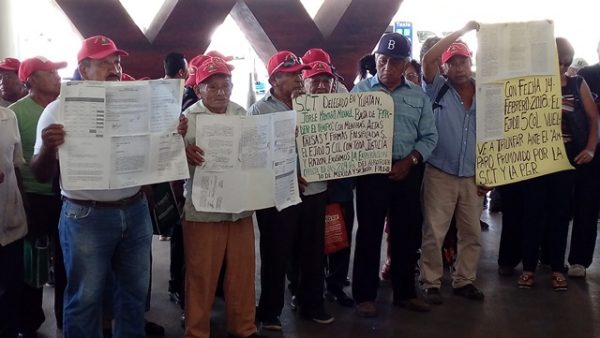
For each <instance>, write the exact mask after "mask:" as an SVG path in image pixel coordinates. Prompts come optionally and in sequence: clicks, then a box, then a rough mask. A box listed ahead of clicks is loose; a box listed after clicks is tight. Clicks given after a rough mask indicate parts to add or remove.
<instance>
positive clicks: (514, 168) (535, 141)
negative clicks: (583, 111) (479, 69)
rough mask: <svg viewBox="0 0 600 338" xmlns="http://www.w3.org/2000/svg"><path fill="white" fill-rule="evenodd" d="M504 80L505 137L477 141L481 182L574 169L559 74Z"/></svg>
mask: <svg viewBox="0 0 600 338" xmlns="http://www.w3.org/2000/svg"><path fill="white" fill-rule="evenodd" d="M500 83H501V84H502V90H501V98H502V101H503V104H502V105H501V107H502V112H498V113H502V114H503V124H502V127H503V133H504V138H500V139H496V140H489V141H483V142H478V143H477V159H476V181H477V184H480V185H485V186H488V187H494V186H498V185H503V184H507V183H512V182H518V181H523V180H527V179H530V178H534V177H538V176H542V175H546V174H549V173H553V172H557V171H562V170H568V169H573V167H572V166H571V164H570V163H569V160H568V158H567V154H566V152H565V147H564V143H563V139H562V134H561V105H562V95H561V86H560V77H559V76H558V74H557V75H546V76H528V77H519V78H511V79H508V80H504V81H502V82H500Z"/></svg>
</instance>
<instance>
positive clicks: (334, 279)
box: [326, 199, 354, 293]
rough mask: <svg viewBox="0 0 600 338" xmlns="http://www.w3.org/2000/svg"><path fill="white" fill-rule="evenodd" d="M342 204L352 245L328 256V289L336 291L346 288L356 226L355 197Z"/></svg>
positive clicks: (349, 241)
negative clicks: (353, 233) (353, 232)
mask: <svg viewBox="0 0 600 338" xmlns="http://www.w3.org/2000/svg"><path fill="white" fill-rule="evenodd" d="M340 206H341V207H342V213H343V215H344V222H345V223H346V224H345V225H346V233H347V234H348V243H349V244H350V246H349V247H348V248H346V249H342V250H340V251H338V252H334V253H332V254H330V255H328V256H327V277H326V280H327V290H329V291H331V292H334V293H335V292H340V291H342V290H343V289H344V283H345V282H346V278H348V269H349V267H350V251H351V248H352V228H354V199H351V200H349V201H345V202H340Z"/></svg>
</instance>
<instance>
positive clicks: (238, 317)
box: [183, 57, 259, 338]
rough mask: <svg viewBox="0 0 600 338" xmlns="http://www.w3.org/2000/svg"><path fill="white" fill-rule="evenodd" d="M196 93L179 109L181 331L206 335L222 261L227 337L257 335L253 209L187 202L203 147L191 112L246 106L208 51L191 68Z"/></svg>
mask: <svg viewBox="0 0 600 338" xmlns="http://www.w3.org/2000/svg"><path fill="white" fill-rule="evenodd" d="M196 81H197V83H198V84H197V87H196V88H197V89H196V93H197V94H198V96H199V97H200V98H201V100H200V101H198V102H196V103H195V104H193V105H192V106H190V107H189V108H188V109H186V110H185V111H184V114H185V115H186V117H187V118H188V130H187V133H186V137H185V141H186V144H187V146H186V155H187V159H188V162H189V164H190V173H191V177H192V178H191V179H189V180H187V182H186V185H185V197H186V202H185V221H184V223H183V238H184V241H185V242H184V244H185V265H186V268H187V271H186V283H185V284H186V292H185V318H186V321H185V337H186V338H208V337H209V336H210V314H211V309H212V305H213V301H214V298H215V292H214V291H215V289H216V288H217V283H218V281H219V273H220V271H221V268H222V266H223V264H227V268H226V269H225V278H224V289H225V303H226V309H227V310H226V311H227V330H228V331H229V337H232V338H235V337H259V335H258V334H257V333H256V325H255V324H254V319H255V313H256V312H255V311H256V300H255V298H256V294H255V291H254V276H255V267H254V263H255V259H254V226H253V223H252V214H253V211H245V212H241V213H237V214H230V213H215V212H213V213H209V212H200V211H197V210H196V209H195V208H194V206H193V204H192V187H193V185H194V182H193V180H194V179H193V177H194V171H195V170H196V166H199V165H201V164H202V163H204V158H203V153H204V152H203V150H202V149H200V148H199V147H198V146H197V145H196V117H197V116H199V115H212V114H224V115H237V116H245V115H246V110H245V109H244V108H242V107H241V106H240V105H238V104H236V103H233V102H231V101H230V100H229V98H230V96H231V89H232V88H233V83H232V82H231V71H230V69H229V66H228V65H227V64H226V63H225V61H224V60H223V59H220V58H216V57H208V59H206V60H205V61H204V62H203V63H202V64H201V65H199V66H198V68H197V69H196Z"/></svg>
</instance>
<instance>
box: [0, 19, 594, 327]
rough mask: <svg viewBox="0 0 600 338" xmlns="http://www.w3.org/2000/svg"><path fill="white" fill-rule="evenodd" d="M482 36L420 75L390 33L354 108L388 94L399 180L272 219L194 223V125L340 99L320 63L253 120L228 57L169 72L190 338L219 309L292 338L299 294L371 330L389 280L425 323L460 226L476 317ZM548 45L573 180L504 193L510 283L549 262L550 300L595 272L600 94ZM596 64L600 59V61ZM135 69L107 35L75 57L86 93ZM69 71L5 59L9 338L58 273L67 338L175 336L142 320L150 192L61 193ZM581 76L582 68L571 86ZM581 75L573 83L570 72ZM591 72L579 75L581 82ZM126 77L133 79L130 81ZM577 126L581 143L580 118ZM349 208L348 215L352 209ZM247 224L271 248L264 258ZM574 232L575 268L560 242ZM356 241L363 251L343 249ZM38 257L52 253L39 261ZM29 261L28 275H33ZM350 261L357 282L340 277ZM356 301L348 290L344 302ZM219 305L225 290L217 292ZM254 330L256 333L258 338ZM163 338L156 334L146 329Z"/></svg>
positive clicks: (287, 62)
mask: <svg viewBox="0 0 600 338" xmlns="http://www.w3.org/2000/svg"><path fill="white" fill-rule="evenodd" d="M477 29H479V24H478V23H477V22H474V21H472V22H469V23H467V24H466V25H465V26H464V28H462V29H460V30H458V31H456V32H453V33H451V34H449V35H447V36H445V37H443V38H432V39H430V40H429V41H427V42H426V43H425V44H424V49H423V51H422V53H421V55H420V59H419V60H415V59H413V58H412V57H411V45H410V41H409V40H408V39H407V38H406V37H404V36H403V35H401V34H398V33H386V34H384V35H383V36H382V37H381V38H380V40H379V42H378V44H377V47H376V49H375V51H374V53H373V54H371V55H368V56H365V57H364V58H362V59H361V60H360V62H357V63H359V64H360V68H361V69H360V70H361V71H360V81H359V82H358V83H356V84H355V85H354V87H353V88H352V89H351V92H368V91H383V92H385V93H387V94H389V95H390V96H391V98H392V99H393V101H394V128H393V134H394V136H393V145H392V168H391V171H390V172H389V173H388V174H370V175H364V176H359V177H356V178H345V179H338V180H332V181H326V182H325V181H322V182H311V183H307V182H306V181H305V180H304V179H303V178H302V177H301V176H299V177H298V184H299V187H300V191H301V200H302V202H301V203H299V204H297V205H294V206H291V207H288V208H285V209H283V210H277V209H276V208H274V207H272V208H268V209H262V210H248V211H243V212H240V213H216V212H200V211H198V210H196V209H195V207H194V205H193V203H192V201H191V196H192V187H193V185H194V182H193V180H194V179H193V177H194V172H195V170H196V169H197V168H198V166H202V165H203V163H204V162H205V161H206V160H207V159H205V157H204V149H202V148H201V147H199V146H198V145H197V144H196V129H197V127H198V126H197V125H196V117H197V116H200V115H210V114H224V115H232V116H247V115H260V114H270V113H277V112H283V111H288V110H290V109H292V101H293V99H294V98H295V97H297V96H299V95H302V94H305V93H308V94H326V93H335V92H340V93H341V92H347V89H346V87H345V86H344V85H343V83H342V82H341V78H340V77H339V75H338V74H337V73H336V71H335V67H334V62H333V60H331V57H330V55H329V54H328V53H327V52H326V51H325V50H323V49H319V48H311V49H309V50H308V51H307V52H306V53H305V54H304V55H303V56H302V57H298V56H297V55H295V54H294V53H292V52H290V51H279V52H277V53H275V54H274V55H273V56H272V57H271V58H270V59H269V61H268V63H267V66H266V67H267V72H268V76H269V83H270V87H271V89H270V90H269V91H268V92H267V93H266V95H265V96H264V98H262V99H261V100H259V101H257V102H255V103H254V104H252V105H251V106H249V107H242V106H240V105H239V104H237V103H234V102H232V101H231V100H230V96H231V93H232V88H233V84H234V83H235V81H236V80H237V79H234V78H232V72H231V71H232V69H233V66H232V65H231V64H230V63H229V62H230V61H231V58H230V57H226V56H224V55H222V54H221V53H218V52H214V51H213V52H208V53H206V54H204V55H198V56H195V57H194V58H192V59H190V62H189V63H188V62H187V60H186V58H185V56H184V55H182V54H180V53H171V54H169V55H168V56H167V57H166V58H165V62H164V66H165V78H167V79H171V78H173V79H182V80H183V81H184V82H185V91H184V97H183V107H182V115H181V117H180V119H179V124H178V127H177V132H178V133H180V134H181V135H182V137H183V139H184V143H185V154H186V157H187V161H188V165H189V171H190V177H191V178H190V179H188V180H186V181H185V182H171V186H172V191H173V192H174V195H176V196H178V197H180V201H181V205H182V208H181V210H182V212H181V219H180V221H177V222H175V223H174V224H173V226H172V230H171V233H170V234H169V236H168V237H170V240H171V267H170V271H171V281H170V283H169V293H170V295H171V297H172V299H173V300H174V301H176V302H178V303H179V304H180V305H181V306H182V308H183V309H184V315H183V316H182V318H183V319H184V322H185V337H186V338H192V337H194V338H197V337H209V336H210V335H211V332H210V331H211V326H210V318H211V310H212V305H213V302H214V299H215V296H216V295H217V294H223V297H224V299H225V307H226V318H227V330H228V334H229V336H230V337H261V336H263V332H262V331H263V330H282V323H281V321H280V319H279V317H280V315H281V312H282V309H283V308H284V306H285V304H284V299H285V297H284V295H285V292H286V279H287V281H288V284H287V288H288V289H289V291H290V293H291V295H292V298H291V299H292V302H291V304H289V306H290V307H291V308H292V309H293V310H297V311H298V312H299V313H300V315H301V316H302V317H304V318H306V319H308V320H312V321H314V322H316V323H318V324H322V325H327V324H331V323H333V322H334V320H335V319H334V317H333V316H332V315H331V314H329V312H328V311H327V308H326V303H325V299H328V300H331V301H334V302H336V303H337V304H339V305H340V306H343V307H349V308H352V307H354V308H355V311H356V314H357V315H358V316H360V317H376V316H377V315H378V311H377V307H376V303H375V300H376V298H377V293H378V288H379V282H380V278H382V277H383V278H384V279H390V280H391V286H392V290H393V304H394V305H396V306H398V307H401V308H404V309H406V310H410V311H418V312H428V311H430V310H431V308H432V306H433V305H440V304H442V303H443V302H444V297H446V296H444V295H442V293H441V292H440V288H441V285H442V280H443V276H444V257H443V255H442V252H443V247H444V245H445V244H444V243H445V238H446V237H447V236H448V235H449V234H451V233H453V232H452V231H449V229H451V227H452V228H455V236H456V238H455V242H456V244H455V245H456V248H455V250H456V257H455V258H454V260H453V262H452V263H453V269H452V270H451V271H452V275H451V281H452V285H451V286H452V290H453V294H455V295H456V296H460V297H465V298H467V299H471V300H474V301H483V300H484V298H485V295H484V293H483V292H482V291H481V290H480V289H479V288H477V286H476V285H475V281H476V279H477V269H478V264H479V256H480V251H481V238H480V234H481V223H480V215H481V212H482V209H483V205H484V200H485V199H486V195H487V193H488V192H489V191H490V190H491V189H490V188H489V187H485V186H478V185H477V184H476V182H475V179H474V176H475V146H476V129H475V126H476V122H475V116H476V105H475V92H476V90H475V89H476V86H475V81H474V77H473V73H472V59H471V58H472V53H471V51H470V49H469V47H468V46H467V45H466V44H465V43H464V42H462V41H461V40H460V38H461V36H463V35H464V34H466V33H468V32H471V31H474V30H477ZM556 45H557V50H558V59H559V65H560V74H561V86H562V95H563V97H562V99H563V101H562V116H563V119H562V126H561V127H562V136H563V141H564V144H565V149H566V151H567V154H568V157H569V160H570V161H571V163H572V164H573V165H574V166H575V168H576V169H575V170H572V171H562V172H559V173H554V174H550V175H545V176H542V177H538V178H534V179H530V180H527V181H523V182H519V183H512V184H508V185H504V186H501V187H499V188H497V189H496V192H497V193H498V194H499V195H500V196H501V198H502V234H501V243H500V248H499V254H498V272H499V274H500V275H504V276H510V275H513V274H514V273H515V267H516V266H517V265H518V264H520V263H522V266H523V271H522V273H521V274H519V276H518V278H516V279H515V284H516V285H517V286H518V287H519V288H532V287H534V285H535V283H536V279H535V271H536V267H537V266H538V264H539V263H540V262H541V263H542V264H548V265H550V267H551V270H552V273H551V280H550V281H549V282H550V283H551V285H552V287H553V288H554V290H556V291H565V290H567V289H568V279H567V275H568V276H571V277H585V272H586V269H587V268H588V267H589V266H590V264H591V262H592V257H593V253H594V245H595V239H596V228H597V225H596V224H597V218H598V211H599V207H600V204H599V202H600V198H599V197H600V196H598V195H599V194H600V177H599V176H600V175H598V170H599V169H600V168H599V165H600V164H599V163H600V159H598V156H596V155H597V151H598V150H597V148H596V145H597V143H598V131H597V125H598V99H597V98H598V95H600V64H594V65H592V66H582V65H583V63H582V61H581V60H575V62H574V60H573V56H574V50H573V48H572V47H571V45H570V44H569V42H568V41H567V40H566V39H563V38H557V39H556ZM598 54H599V55H598V56H599V59H600V45H599V46H598ZM127 55H128V53H127V52H126V51H124V50H122V49H119V48H118V47H117V46H116V45H115V43H114V42H113V41H112V40H111V39H110V38H108V37H105V36H101V35H98V36H93V37H90V38H87V39H85V40H84V41H83V43H82V46H81V49H80V50H79V52H78V55H77V60H78V67H77V72H76V73H77V77H79V78H80V79H81V80H84V81H120V80H126V74H124V73H123V69H122V67H121V58H122V57H127ZM64 67H66V63H64V62H52V61H49V60H47V59H45V58H43V57H33V58H29V59H26V60H23V61H22V62H19V60H16V59H13V58H6V59H3V60H2V61H1V62H0V94H1V96H2V100H3V101H2V105H3V106H7V108H0V141H1V142H0V235H1V237H0V266H2V267H3V270H4V271H11V273H3V274H2V275H0V337H2V338H5V337H6V338H13V337H24V338H30V337H35V336H36V331H37V330H38V329H39V327H40V325H41V324H42V322H43V321H44V319H45V318H44V312H43V309H42V295H43V286H44V284H45V283H46V282H47V281H48V279H49V278H48V274H49V269H48V264H46V266H44V264H43V263H42V264H40V263H39V262H48V261H51V262H52V264H51V265H52V271H51V272H52V275H53V278H52V279H53V282H54V287H55V293H54V294H55V299H54V315H55V317H56V323H57V327H58V328H59V329H60V330H62V333H63V336H64V337H65V338H99V337H102V336H103V335H104V336H105V337H106V336H111V335H112V336H114V337H119V338H123V337H126V338H134V337H146V334H147V333H152V334H164V330H162V328H160V327H157V326H156V324H153V323H150V322H147V321H145V319H144V313H145V312H146V311H147V310H148V307H149V302H150V294H151V292H150V288H151V286H150V285H151V284H150V283H151V259H152V258H151V243H152V236H153V227H152V221H151V215H150V214H151V213H150V211H151V209H152V208H153V207H154V196H153V190H152V189H151V188H149V187H139V186H138V187H130V188H124V189H111V190H68V189H65V188H63V187H62V186H61V182H60V165H59V160H58V149H59V148H60V147H61V145H62V144H63V143H64V142H65V135H66V131H65V128H64V126H63V125H61V124H60V123H59V112H60V101H59V100H57V98H58V97H59V95H60V85H61V78H60V77H59V75H58V73H57V70H58V69H61V68H64ZM570 68H571V69H570ZM573 68H575V70H573ZM577 74H579V75H577ZM129 80H133V79H132V78H129ZM577 112H579V113H582V115H581V116H584V118H583V120H584V122H585V123H584V125H585V127H584V128H581V127H580V126H579V125H576V124H575V123H574V122H571V121H572V118H570V117H571V116H572V115H574V114H575V113H577ZM330 203H339V204H340V206H341V210H342V213H343V215H344V217H343V218H344V220H345V230H346V231H347V233H348V234H352V232H353V224H354V223H355V222H354V221H355V214H356V223H357V226H358V228H357V229H356V237H355V239H354V240H355V242H354V243H352V245H354V247H355V250H354V257H353V260H351V257H350V252H351V249H350V248H345V249H342V250H340V251H338V252H335V253H332V254H329V255H325V254H324V227H325V213H326V206H327V205H328V204H330ZM355 208H356V210H355ZM253 216H255V219H256V223H257V227H258V231H259V233H260V238H259V250H255V236H256V235H257V234H255V231H254V221H253ZM571 219H573V225H572V229H573V230H572V233H573V235H572V237H571V245H570V247H571V250H570V252H569V255H568V262H569V266H565V251H566V244H567V232H568V229H569V224H570V220H571ZM384 225H385V229H386V232H387V233H388V259H387V260H386V264H385V266H384V269H383V273H382V275H383V276H380V260H381V257H380V252H381V243H382V238H383V233H384ZM349 237H350V240H352V238H351V236H349ZM44 248H45V250H43V249H44ZM255 251H258V252H259V255H260V262H261V264H260V280H259V282H260V297H259V299H258V300H257V299H256V292H255V269H256V267H255ZM23 262H24V264H23ZM351 262H353V269H352V271H353V273H352V276H351V278H349V276H348V272H349V265H350V263H351ZM350 285H351V293H348V292H347V291H349V290H348V289H346V287H348V286H350ZM219 290H221V291H219ZM261 329H262V330H261ZM161 330H162V331H161ZM148 331H152V332H148Z"/></svg>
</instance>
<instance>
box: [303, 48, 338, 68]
mask: <svg viewBox="0 0 600 338" xmlns="http://www.w3.org/2000/svg"><path fill="white" fill-rule="evenodd" d="M315 61H322V62H325V63H326V64H328V65H330V64H331V57H330V56H329V53H327V52H326V51H324V50H323V49H321V48H311V49H309V50H307V51H306V53H304V56H302V62H303V63H304V64H307V65H309V64H311V63H313V62H315Z"/></svg>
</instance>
